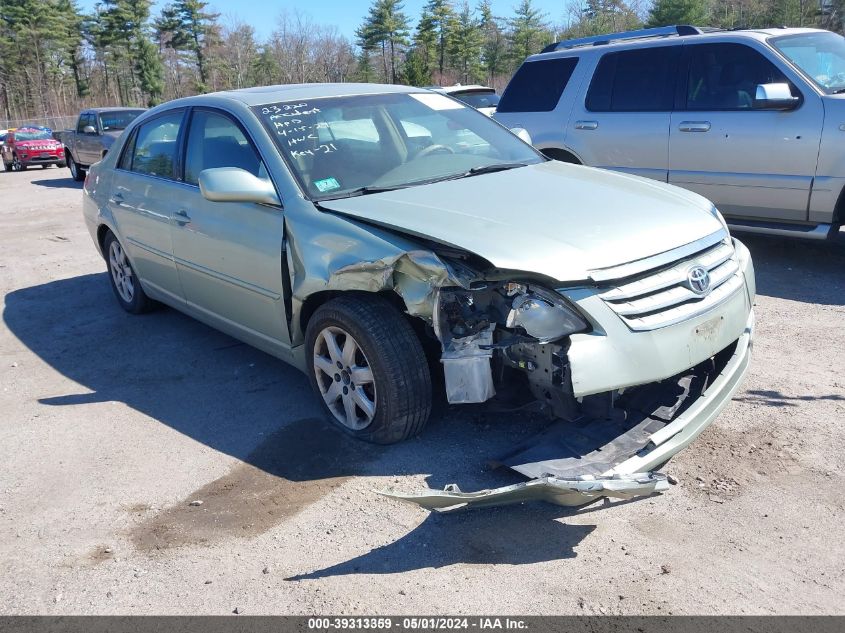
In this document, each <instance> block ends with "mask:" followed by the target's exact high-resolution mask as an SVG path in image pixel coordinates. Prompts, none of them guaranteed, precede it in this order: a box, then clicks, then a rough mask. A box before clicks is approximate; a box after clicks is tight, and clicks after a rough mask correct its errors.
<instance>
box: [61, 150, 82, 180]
mask: <svg viewBox="0 0 845 633" xmlns="http://www.w3.org/2000/svg"><path fill="white" fill-rule="evenodd" d="M65 151H67V150H65ZM67 166H68V167H69V168H70V175H71V177H72V178H73V179H74V180H75V181H76V182H82V181H83V180H85V172H84V171H83V170H82V168H81V167H80V166H79V165H78V164H77V163H76V161H75V160H73V156H71V155H70V154H68V157H67Z"/></svg>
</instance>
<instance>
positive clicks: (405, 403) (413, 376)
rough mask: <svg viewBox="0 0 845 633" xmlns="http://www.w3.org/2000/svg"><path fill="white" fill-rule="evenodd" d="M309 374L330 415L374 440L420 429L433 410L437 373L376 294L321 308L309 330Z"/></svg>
mask: <svg viewBox="0 0 845 633" xmlns="http://www.w3.org/2000/svg"><path fill="white" fill-rule="evenodd" d="M305 340H306V343H305V349H306V360H307V363H308V378H309V380H310V382H311V387H312V388H313V389H314V392H315V393H316V394H317V396H318V397H319V398H320V401H321V402H322V404H323V409H324V411H325V412H326V414H327V415H328V418H329V420H330V421H331V422H332V423H333V424H335V425H336V426H338V427H340V428H341V429H342V430H343V431H345V432H346V433H349V434H350V435H353V436H354V437H357V438H359V439H362V440H365V441H367V442H373V443H375V444H393V443H395V442H400V441H402V440H404V439H407V438H409V437H413V436H414V435H417V434H419V432H420V431H421V430H422V428H423V426H425V423H426V422H427V421H428V418H429V415H430V414H431V399H432V398H431V375H430V373H429V369H428V363H427V361H426V357H425V353H424V352H423V348H422V345H420V341H419V339H418V338H417V336H416V334H415V333H414V331H413V329H412V328H411V326H410V324H409V323H408V322H407V321H406V320H405V318H404V317H403V316H402V314H401V313H400V312H399V310H397V309H396V308H395V307H394V306H393V305H392V304H391V303H390V302H388V301H387V300H386V299H384V298H382V297H379V296H377V295H365V294H350V295H344V296H340V297H337V298H335V299H332V300H331V301H329V302H327V303H325V304H323V305H322V306H320V307H319V308H318V309H317V311H316V312H315V313H314V315H313V316H312V317H311V319H310V320H309V322H308V328H307V330H306V334H305Z"/></svg>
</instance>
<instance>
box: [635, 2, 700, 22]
mask: <svg viewBox="0 0 845 633" xmlns="http://www.w3.org/2000/svg"><path fill="white" fill-rule="evenodd" d="M707 13H708V11H707V1H706V0H655V2H654V5H653V6H652V7H651V12H650V13H649V17H648V22H646V26H649V27H652V26H671V25H674V24H693V25H706V24H707V23H708V19H707Z"/></svg>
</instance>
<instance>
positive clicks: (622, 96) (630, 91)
mask: <svg viewBox="0 0 845 633" xmlns="http://www.w3.org/2000/svg"><path fill="white" fill-rule="evenodd" d="M679 50H680V46H663V47H657V48H646V49H640V50H632V51H620V52H618V53H608V54H607V55H604V56H603V57H602V58H601V61H599V65H598V68H596V72H595V74H594V75H593V80H592V82H590V89H589V91H588V92H587V100H586V104H585V105H586V106H587V110H590V111H591V112H667V111H669V110H671V109H672V105H673V103H674V100H675V99H674V95H675V72H676V68H677V59H678V51H679Z"/></svg>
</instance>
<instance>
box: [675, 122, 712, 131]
mask: <svg viewBox="0 0 845 633" xmlns="http://www.w3.org/2000/svg"><path fill="white" fill-rule="evenodd" d="M678 129H679V130H680V131H681V132H709V131H710V121H681V123H680V125H679V126H678Z"/></svg>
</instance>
